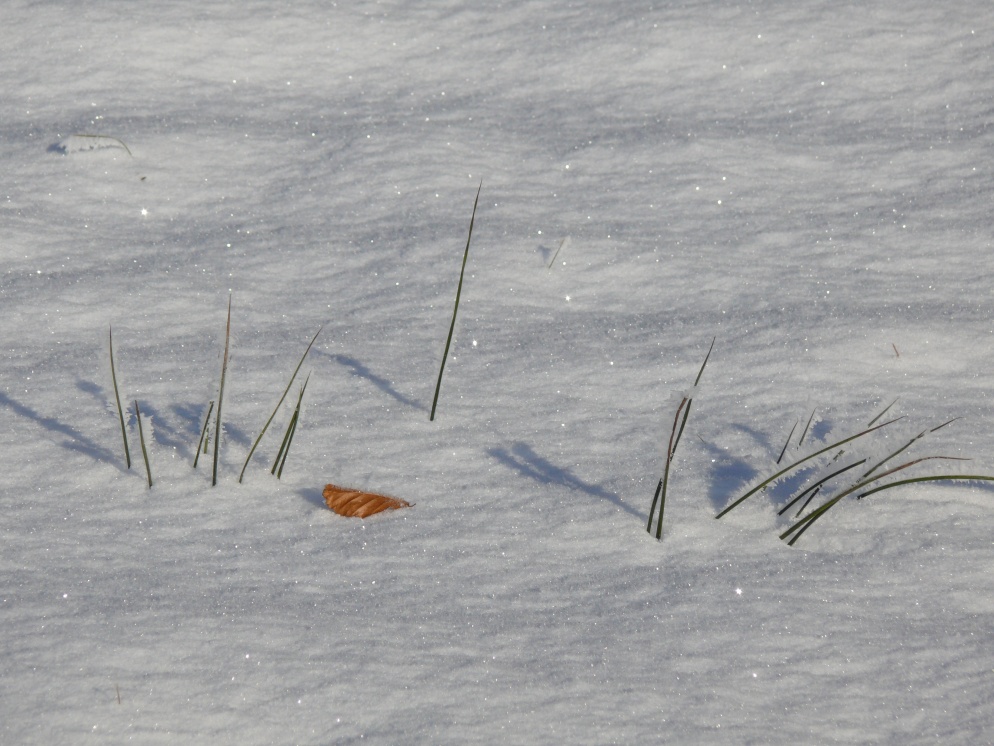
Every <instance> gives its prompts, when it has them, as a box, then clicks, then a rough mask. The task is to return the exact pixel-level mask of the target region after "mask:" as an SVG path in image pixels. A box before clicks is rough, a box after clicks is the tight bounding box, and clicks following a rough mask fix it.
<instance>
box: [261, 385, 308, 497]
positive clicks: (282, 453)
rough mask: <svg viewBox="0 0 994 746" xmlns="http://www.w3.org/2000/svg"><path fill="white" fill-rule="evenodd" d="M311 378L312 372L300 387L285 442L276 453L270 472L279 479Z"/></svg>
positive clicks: (284, 437) (284, 438)
mask: <svg viewBox="0 0 994 746" xmlns="http://www.w3.org/2000/svg"><path fill="white" fill-rule="evenodd" d="M310 380H311V376H310V374H308V376H307V378H305V379H304V385H303V386H301V388H300V396H298V397H297V406H296V407H295V408H294V410H293V416H292V417H290V424H289V425H287V428H286V434H285V435H284V436H283V443H282V444H281V445H280V450H279V452H278V453H277V454H276V460H275V461H274V462H273V468H272V469H271V470H270V472H269V473H270V474H276V478H277V479H279V478H280V477H282V476H283V464H285V463H286V457H287V455H288V454H289V453H290V443H291V442H293V436H294V433H296V432H297V422H298V421H299V420H300V407H301V404H302V403H303V401H304V392H305V391H306V390H307V383H308V381H310ZM277 465H278V466H279V472H278V473H277V471H276V468H277Z"/></svg>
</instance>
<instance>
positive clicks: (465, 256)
mask: <svg viewBox="0 0 994 746" xmlns="http://www.w3.org/2000/svg"><path fill="white" fill-rule="evenodd" d="M482 189H483V182H482V181H481V182H480V186H479V188H478V189H477V190H476V200H475V201H474V202H473V215H472V216H471V217H470V219H469V235H468V236H467V237H466V251H464V252H463V256H462V269H461V270H460V271H459V285H458V286H457V287H456V305H455V308H453V309H452V323H451V324H450V325H449V336H448V337H447V338H446V340H445V351H444V352H443V353H442V364H441V366H440V367H439V369H438V381H437V382H436V383H435V398H434V399H432V401H431V415H430V416H429V417H428V421H429V422H434V420H435V407H437V406H438V392H439V391H441V389H442V372H443V371H444V370H445V361H446V360H447V359H448V357H449V346H450V345H451V344H452V334H453V332H455V330H456V314H457V313H459V296H460V295H461V294H462V281H463V276H464V275H465V274H466V260H467V259H469V242H470V241H472V240H473V223H474V222H475V221H476V206H477V204H479V202H480V191H481V190H482Z"/></svg>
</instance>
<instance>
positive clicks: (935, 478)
mask: <svg viewBox="0 0 994 746" xmlns="http://www.w3.org/2000/svg"><path fill="white" fill-rule="evenodd" d="M957 480H958V481H964V482H994V477H991V476H987V475H985V474H936V475H932V476H928V477H914V478H913V479H901V480H899V481H897V482H888V483H887V484H882V485H880V486H879V487H874V488H873V489H872V490H867V491H866V492H863V493H861V494H860V495H859V498H860V499H863V498H864V497H867V496H869V495H872V494H873V493H874V492H882V491H883V490H887V489H890V488H891V487H900V486H901V485H903V484H913V483H915V482H951V481H957Z"/></svg>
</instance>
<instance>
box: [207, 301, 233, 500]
mask: <svg viewBox="0 0 994 746" xmlns="http://www.w3.org/2000/svg"><path fill="white" fill-rule="evenodd" d="M230 344H231V296H230V295H229V296H228V323H227V325H226V326H225V330H224V360H223V361H222V362H221V385H220V386H219V387H218V391H217V417H216V418H215V421H214V468H213V470H212V471H211V487H215V486H217V464H218V457H219V455H220V452H221V449H220V445H221V403H222V402H223V401H224V378H225V375H226V374H227V372H228V351H229V349H230Z"/></svg>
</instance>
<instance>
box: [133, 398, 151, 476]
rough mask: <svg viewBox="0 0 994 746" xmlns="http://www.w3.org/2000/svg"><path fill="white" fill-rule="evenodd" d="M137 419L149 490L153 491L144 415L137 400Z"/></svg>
mask: <svg viewBox="0 0 994 746" xmlns="http://www.w3.org/2000/svg"><path fill="white" fill-rule="evenodd" d="M135 419H137V420H138V441H139V442H140V443H141V446H142V458H144V459H145V473H146V474H148V488H149V489H152V467H151V466H149V463H148V450H147V449H146V448H145V433H144V432H142V413H141V410H140V409H138V400H137V399H135Z"/></svg>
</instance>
